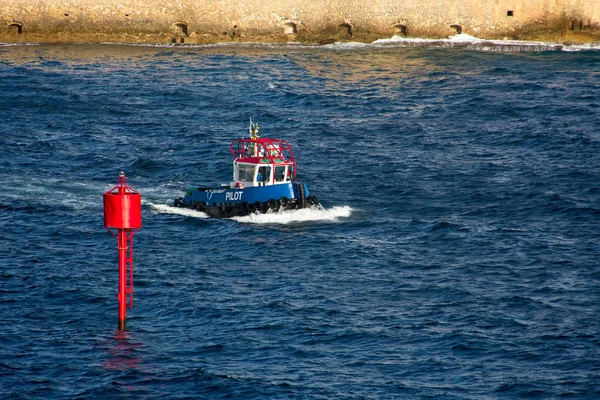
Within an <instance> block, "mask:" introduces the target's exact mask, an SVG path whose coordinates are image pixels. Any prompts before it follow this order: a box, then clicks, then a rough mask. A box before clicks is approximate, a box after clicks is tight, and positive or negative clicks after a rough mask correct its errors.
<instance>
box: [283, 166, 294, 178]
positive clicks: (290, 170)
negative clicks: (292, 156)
mask: <svg viewBox="0 0 600 400" xmlns="http://www.w3.org/2000/svg"><path fill="white" fill-rule="evenodd" d="M293 179H294V167H293V166H291V165H289V166H288V167H287V173H286V175H285V181H286V182H291V181H292V180H293Z"/></svg>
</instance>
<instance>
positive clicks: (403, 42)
mask: <svg viewBox="0 0 600 400" xmlns="http://www.w3.org/2000/svg"><path fill="white" fill-rule="evenodd" d="M100 44H101V45H111V46H134V47H155V48H173V49H175V48H182V49H211V48H217V49H218V48H268V49H272V48H296V49H314V48H323V49H329V50H356V49H364V48H367V49H368V48H373V47H394V46H396V47H444V48H446V47H450V48H453V47H456V48H466V49H469V50H479V51H497V52H541V51H567V52H576V51H600V42H594V43H585V44H578V45H564V44H560V43H554V42H539V41H525V40H509V39H504V40H492V39H482V38H478V37H476V36H471V35H468V34H465V33H461V34H456V35H453V36H449V37H448V38H445V39H430V38H408V37H404V36H401V35H394V36H392V37H391V38H381V39H377V40H375V41H374V42H372V43H362V42H334V43H327V44H317V43H299V42H285V43H267V42H218V43H185V44H179V43H133V42H132V43H117V42H102V43H100ZM38 45H40V43H0V47H8V46H38Z"/></svg>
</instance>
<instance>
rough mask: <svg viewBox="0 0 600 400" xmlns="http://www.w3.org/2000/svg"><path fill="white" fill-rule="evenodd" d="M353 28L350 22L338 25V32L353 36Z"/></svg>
mask: <svg viewBox="0 0 600 400" xmlns="http://www.w3.org/2000/svg"><path fill="white" fill-rule="evenodd" d="M353 29H354V28H353V27H352V25H351V24H350V23H348V22H344V23H343V24H340V25H338V33H339V34H340V35H342V36H347V37H352V31H353Z"/></svg>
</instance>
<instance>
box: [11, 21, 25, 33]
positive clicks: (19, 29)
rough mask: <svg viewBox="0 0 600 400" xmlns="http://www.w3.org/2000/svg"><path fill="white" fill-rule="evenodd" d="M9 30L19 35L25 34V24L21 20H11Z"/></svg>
mask: <svg viewBox="0 0 600 400" xmlns="http://www.w3.org/2000/svg"><path fill="white" fill-rule="evenodd" d="M8 30H9V32H10V33H16V34H17V35H21V34H23V24H21V23H20V22H11V23H10V24H8Z"/></svg>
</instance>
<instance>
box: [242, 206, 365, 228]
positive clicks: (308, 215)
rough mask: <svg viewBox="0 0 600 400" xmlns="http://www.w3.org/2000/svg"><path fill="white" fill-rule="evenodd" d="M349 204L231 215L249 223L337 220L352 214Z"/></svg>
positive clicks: (284, 223)
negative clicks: (238, 215)
mask: <svg viewBox="0 0 600 400" xmlns="http://www.w3.org/2000/svg"><path fill="white" fill-rule="evenodd" d="M352 211H353V210H352V208H351V207H350V206H341V207H340V206H336V207H332V208H320V209H316V210H313V209H309V208H305V209H302V210H293V211H284V212H280V213H273V214H250V215H247V216H244V217H233V218H232V219H234V220H236V221H238V222H244V223H249V224H283V225H286V224H293V223H298V222H313V221H328V222H332V221H337V220H339V219H340V218H347V217H349V216H350V215H351V214H352Z"/></svg>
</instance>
